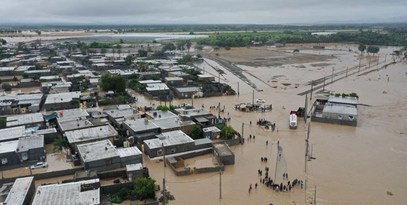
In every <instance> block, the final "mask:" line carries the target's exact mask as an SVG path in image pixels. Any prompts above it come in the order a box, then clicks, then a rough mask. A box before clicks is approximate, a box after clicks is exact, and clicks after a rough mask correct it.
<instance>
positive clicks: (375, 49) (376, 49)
mask: <svg viewBox="0 0 407 205" xmlns="http://www.w3.org/2000/svg"><path fill="white" fill-rule="evenodd" d="M366 51H367V52H368V53H373V54H376V53H378V52H379V51H380V48H379V47H377V46H368V47H367V50H366Z"/></svg>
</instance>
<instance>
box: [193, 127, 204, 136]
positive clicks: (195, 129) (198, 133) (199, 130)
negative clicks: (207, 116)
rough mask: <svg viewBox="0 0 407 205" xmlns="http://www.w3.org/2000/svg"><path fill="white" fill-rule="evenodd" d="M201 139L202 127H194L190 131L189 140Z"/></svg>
mask: <svg viewBox="0 0 407 205" xmlns="http://www.w3.org/2000/svg"><path fill="white" fill-rule="evenodd" d="M202 137H203V130H202V127H201V126H199V125H194V126H193V127H192V131H191V138H192V139H200V138H202Z"/></svg>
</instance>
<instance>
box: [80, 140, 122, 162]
mask: <svg viewBox="0 0 407 205" xmlns="http://www.w3.org/2000/svg"><path fill="white" fill-rule="evenodd" d="M78 152H79V154H80V156H81V158H82V161H83V162H92V161H97V160H101V159H110V158H113V157H119V154H118V153H117V151H116V148H115V147H114V146H113V144H112V143H111V142H110V140H101V141H96V142H91V143H86V144H80V145H78Z"/></svg>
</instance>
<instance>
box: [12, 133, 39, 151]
mask: <svg viewBox="0 0 407 205" xmlns="http://www.w3.org/2000/svg"><path fill="white" fill-rule="evenodd" d="M43 147H44V136H43V135H40V136H37V135H32V136H30V137H23V138H20V139H18V145H17V150H16V151H17V152H27V151H28V150H31V149H36V148H43Z"/></svg>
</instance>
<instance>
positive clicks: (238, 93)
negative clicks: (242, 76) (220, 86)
mask: <svg viewBox="0 0 407 205" xmlns="http://www.w3.org/2000/svg"><path fill="white" fill-rule="evenodd" d="M237 95H240V91H239V82H237Z"/></svg>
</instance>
